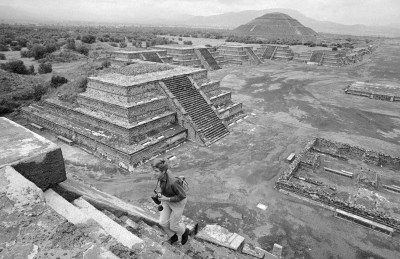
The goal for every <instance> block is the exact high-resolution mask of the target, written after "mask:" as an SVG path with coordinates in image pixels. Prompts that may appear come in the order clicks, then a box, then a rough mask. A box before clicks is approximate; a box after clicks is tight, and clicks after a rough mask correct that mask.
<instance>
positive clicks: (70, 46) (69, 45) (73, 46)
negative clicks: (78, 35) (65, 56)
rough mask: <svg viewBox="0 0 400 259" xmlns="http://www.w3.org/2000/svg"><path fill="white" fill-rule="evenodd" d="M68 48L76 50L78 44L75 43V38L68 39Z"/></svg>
mask: <svg viewBox="0 0 400 259" xmlns="http://www.w3.org/2000/svg"><path fill="white" fill-rule="evenodd" d="M66 48H67V49H72V50H75V48H76V45H75V40H74V39H73V38H69V39H67V45H66Z"/></svg>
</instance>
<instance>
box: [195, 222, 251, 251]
mask: <svg viewBox="0 0 400 259" xmlns="http://www.w3.org/2000/svg"><path fill="white" fill-rule="evenodd" d="M196 238H198V239H200V240H204V241H207V242H211V243H213V244H216V245H220V246H223V247H227V248H229V249H232V250H234V251H239V252H240V251H241V250H242V248H243V245H244V237H242V236H240V235H238V234H236V233H231V232H229V231H228V230H227V229H225V228H223V227H221V226H218V225H206V227H205V228H203V229H202V230H200V231H199V233H197V235H196Z"/></svg>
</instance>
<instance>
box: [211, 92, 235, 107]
mask: <svg viewBox="0 0 400 259" xmlns="http://www.w3.org/2000/svg"><path fill="white" fill-rule="evenodd" d="M231 95H232V94H231V93H230V92H228V93H222V94H220V95H218V96H215V97H212V98H210V101H211V102H212V104H213V105H214V106H219V105H223V104H225V103H227V102H230V101H231Z"/></svg>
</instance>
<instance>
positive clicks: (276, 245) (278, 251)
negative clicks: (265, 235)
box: [272, 244, 282, 258]
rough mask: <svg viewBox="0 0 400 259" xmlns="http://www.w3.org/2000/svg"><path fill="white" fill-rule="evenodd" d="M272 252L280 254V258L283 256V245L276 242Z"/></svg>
mask: <svg viewBox="0 0 400 259" xmlns="http://www.w3.org/2000/svg"><path fill="white" fill-rule="evenodd" d="M272 254H274V255H276V256H278V258H281V256H282V246H281V245H278V244H274V247H273V248H272Z"/></svg>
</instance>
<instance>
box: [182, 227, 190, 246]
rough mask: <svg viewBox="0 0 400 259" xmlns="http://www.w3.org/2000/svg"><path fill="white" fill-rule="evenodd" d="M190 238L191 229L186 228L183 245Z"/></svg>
mask: <svg viewBox="0 0 400 259" xmlns="http://www.w3.org/2000/svg"><path fill="white" fill-rule="evenodd" d="M188 238H189V229H185V233H183V235H182V245H184V244H186V242H187V241H188Z"/></svg>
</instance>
